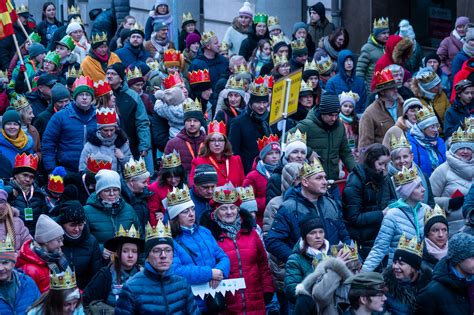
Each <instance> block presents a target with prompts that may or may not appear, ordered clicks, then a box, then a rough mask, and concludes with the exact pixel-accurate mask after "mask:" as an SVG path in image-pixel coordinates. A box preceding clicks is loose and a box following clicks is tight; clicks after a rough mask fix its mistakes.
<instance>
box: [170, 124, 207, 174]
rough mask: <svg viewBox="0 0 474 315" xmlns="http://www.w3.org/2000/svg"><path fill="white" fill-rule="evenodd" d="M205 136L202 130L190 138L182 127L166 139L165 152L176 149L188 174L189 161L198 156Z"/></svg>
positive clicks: (189, 168)
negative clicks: (197, 135) (174, 135)
mask: <svg viewBox="0 0 474 315" xmlns="http://www.w3.org/2000/svg"><path fill="white" fill-rule="evenodd" d="M205 138H206V134H205V133H204V132H202V131H201V134H200V135H199V137H197V138H191V137H190V136H188V134H187V133H186V130H185V129H184V128H183V129H182V130H181V131H180V132H179V133H178V134H177V135H176V137H174V138H173V139H171V140H169V141H168V143H167V144H166V147H165V154H170V153H171V152H173V150H176V151H177V152H178V153H179V155H180V157H181V165H183V168H184V171H185V172H186V173H187V174H189V172H190V171H191V161H192V160H193V158H195V157H198V154H199V147H200V146H201V143H203V142H204V139H205ZM186 143H188V144H186ZM189 148H191V149H192V151H193V153H191V152H190V151H189ZM193 154H194V156H193Z"/></svg>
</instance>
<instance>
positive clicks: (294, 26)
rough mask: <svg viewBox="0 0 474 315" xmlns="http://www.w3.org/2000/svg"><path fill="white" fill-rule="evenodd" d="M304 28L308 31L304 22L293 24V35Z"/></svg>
mask: <svg viewBox="0 0 474 315" xmlns="http://www.w3.org/2000/svg"><path fill="white" fill-rule="evenodd" d="M300 28H304V29H305V30H306V31H308V24H306V23H305V22H296V23H295V24H293V35H294V34H295V33H296V32H297V31H298V30H299V29H300Z"/></svg>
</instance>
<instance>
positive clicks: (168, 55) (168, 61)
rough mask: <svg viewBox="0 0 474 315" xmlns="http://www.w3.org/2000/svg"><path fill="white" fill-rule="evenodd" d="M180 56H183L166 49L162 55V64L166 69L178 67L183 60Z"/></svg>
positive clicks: (175, 51)
mask: <svg viewBox="0 0 474 315" xmlns="http://www.w3.org/2000/svg"><path fill="white" fill-rule="evenodd" d="M182 56H183V55H182V54H181V53H180V52H179V51H177V50H174V49H168V50H166V51H165V52H164V54H163V63H164V64H165V66H167V67H172V66H179V65H181V61H182V59H183V57H182Z"/></svg>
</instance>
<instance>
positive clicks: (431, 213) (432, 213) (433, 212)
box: [424, 204, 446, 224]
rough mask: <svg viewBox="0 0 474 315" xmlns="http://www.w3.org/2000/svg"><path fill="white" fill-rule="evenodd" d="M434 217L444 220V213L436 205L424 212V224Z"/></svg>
mask: <svg viewBox="0 0 474 315" xmlns="http://www.w3.org/2000/svg"><path fill="white" fill-rule="evenodd" d="M434 217H443V218H445V219H446V212H445V211H444V210H443V209H442V208H441V207H440V206H438V205H437V204H435V206H434V208H433V209H431V208H428V209H426V210H425V221H424V222H425V224H426V223H427V222H428V221H429V220H430V219H431V218H434Z"/></svg>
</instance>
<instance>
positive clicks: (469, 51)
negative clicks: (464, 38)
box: [462, 42, 474, 57]
mask: <svg viewBox="0 0 474 315" xmlns="http://www.w3.org/2000/svg"><path fill="white" fill-rule="evenodd" d="M462 50H464V52H465V53H466V55H468V56H469V57H473V56H474V46H472V45H469V43H468V42H464V44H463V46H462Z"/></svg>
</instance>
